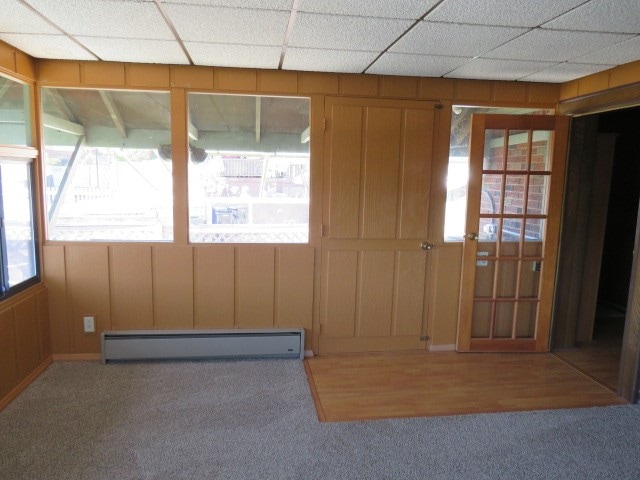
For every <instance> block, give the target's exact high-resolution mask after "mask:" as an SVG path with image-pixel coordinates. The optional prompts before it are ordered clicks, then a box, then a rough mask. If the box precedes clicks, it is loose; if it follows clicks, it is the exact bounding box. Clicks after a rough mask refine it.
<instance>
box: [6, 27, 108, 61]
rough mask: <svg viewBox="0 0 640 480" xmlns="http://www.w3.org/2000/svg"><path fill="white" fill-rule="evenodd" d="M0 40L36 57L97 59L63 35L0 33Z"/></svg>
mask: <svg viewBox="0 0 640 480" xmlns="http://www.w3.org/2000/svg"><path fill="white" fill-rule="evenodd" d="M0 40H3V41H5V42H7V43H8V44H10V45H13V46H14V47H17V48H19V49H20V50H22V51H23V52H25V53H28V54H29V55H31V56H33V57H37V58H53V59H59V60H97V58H96V57H94V56H93V55H92V54H91V53H90V52H88V51H87V50H85V49H84V48H82V47H81V46H80V45H78V44H77V43H76V42H74V41H73V40H71V39H70V38H69V37H67V36H65V35H30V34H25V33H0Z"/></svg>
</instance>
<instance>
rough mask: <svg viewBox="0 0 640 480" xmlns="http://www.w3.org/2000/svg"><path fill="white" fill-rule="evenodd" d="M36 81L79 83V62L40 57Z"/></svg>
mask: <svg viewBox="0 0 640 480" xmlns="http://www.w3.org/2000/svg"><path fill="white" fill-rule="evenodd" d="M38 81H40V82H42V83H47V84H67V85H80V83H81V82H80V62H76V61H69V60H43V59H40V60H38Z"/></svg>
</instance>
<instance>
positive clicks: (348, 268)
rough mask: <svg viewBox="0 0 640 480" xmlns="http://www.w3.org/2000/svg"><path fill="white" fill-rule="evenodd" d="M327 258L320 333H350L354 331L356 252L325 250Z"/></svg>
mask: <svg viewBox="0 0 640 480" xmlns="http://www.w3.org/2000/svg"><path fill="white" fill-rule="evenodd" d="M326 262H327V266H326V267H325V268H326V272H327V273H326V276H325V279H324V281H325V282H327V285H326V287H325V289H326V292H327V295H326V297H325V298H324V299H323V303H324V305H323V310H324V311H325V312H326V313H325V315H323V317H324V318H325V324H324V327H323V329H324V331H323V335H325V336H327V337H352V336H353V335H354V332H355V317H356V293H357V292H356V289H357V276H358V253H357V252H340V251H336V252H328V253H327V256H326Z"/></svg>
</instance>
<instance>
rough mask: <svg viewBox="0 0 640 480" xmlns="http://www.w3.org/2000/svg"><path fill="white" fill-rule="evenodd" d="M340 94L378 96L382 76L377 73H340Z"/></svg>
mask: <svg viewBox="0 0 640 480" xmlns="http://www.w3.org/2000/svg"><path fill="white" fill-rule="evenodd" d="M339 78H340V94H341V95H355V96H369V97H376V96H377V95H378V83H379V81H380V77H378V76H376V75H351V74H346V73H345V74H341V75H340V77H339Z"/></svg>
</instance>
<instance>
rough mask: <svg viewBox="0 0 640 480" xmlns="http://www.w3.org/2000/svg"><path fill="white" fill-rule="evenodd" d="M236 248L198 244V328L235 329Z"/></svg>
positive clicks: (195, 267)
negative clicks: (201, 245)
mask: <svg viewBox="0 0 640 480" xmlns="http://www.w3.org/2000/svg"><path fill="white" fill-rule="evenodd" d="M234 252H235V248H234V247H233V246H231V245H216V246H215V247H208V246H207V247H197V248H195V251H194V254H193V261H194V274H195V276H194V280H195V285H194V288H195V295H194V316H195V326H196V327H197V328H233V326H234V318H235V293H234V292H235V258H234V257H235V254H234Z"/></svg>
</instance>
